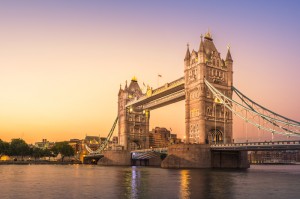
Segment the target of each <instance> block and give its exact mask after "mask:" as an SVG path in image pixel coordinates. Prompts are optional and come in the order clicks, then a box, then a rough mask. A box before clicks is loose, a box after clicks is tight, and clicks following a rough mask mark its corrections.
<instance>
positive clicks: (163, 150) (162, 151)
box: [131, 147, 168, 153]
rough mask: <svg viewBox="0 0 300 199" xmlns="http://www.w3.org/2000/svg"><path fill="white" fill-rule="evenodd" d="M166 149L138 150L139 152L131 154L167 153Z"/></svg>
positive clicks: (135, 151) (134, 151)
mask: <svg viewBox="0 0 300 199" xmlns="http://www.w3.org/2000/svg"><path fill="white" fill-rule="evenodd" d="M167 151H168V148H167V147H164V148H152V149H139V150H133V151H131V153H146V152H159V153H167Z"/></svg>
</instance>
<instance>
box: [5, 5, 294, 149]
mask: <svg viewBox="0 0 300 199" xmlns="http://www.w3.org/2000/svg"><path fill="white" fill-rule="evenodd" d="M13 2H15V1H9V2H5V3H3V5H1V7H0V24H1V31H0V41H1V42H0V43H1V46H0V139H3V140H6V141H9V140H10V139H11V138H18V137H21V138H23V139H25V140H26V141H27V142H29V143H33V142H35V141H39V140H41V139H43V138H46V139H48V140H51V141H60V140H69V139H71V138H79V139H82V138H84V136H85V135H86V134H87V135H99V134H100V135H101V136H106V135H107V133H108V132H109V130H110V128H111V125H112V124H113V121H114V119H115V117H116V115H117V94H118V90H119V85H120V84H123V85H124V83H125V80H128V81H130V79H131V78H132V77H133V76H134V75H135V76H136V77H137V78H138V81H139V83H140V85H141V84H142V83H143V82H145V84H149V85H150V86H152V87H157V74H161V75H162V78H161V79H160V85H162V84H164V83H166V82H169V81H172V80H174V79H177V78H179V77H181V76H183V58H184V55H185V51H186V43H187V42H189V43H190V46H191V48H195V49H198V47H199V42H200V35H201V34H204V33H205V32H206V31H207V29H208V28H210V29H211V32H212V34H213V38H214V42H215V45H216V47H217V48H218V50H219V51H220V52H221V56H222V57H224V56H225V55H226V45H227V44H230V46H231V52H232V57H233V60H234V85H235V86H236V87H237V88H239V89H240V90H241V91H242V92H244V93H245V94H247V95H248V96H249V97H251V98H254V99H255V101H257V102H259V103H261V104H262V105H265V106H266V107H268V108H270V109H271V110H273V111H275V112H278V113H280V114H282V115H285V116H287V117H290V118H292V119H295V120H298V121H299V120H300V115H299V110H300V105H299V103H297V102H299V101H300V94H299V92H298V91H299V88H298V87H299V85H300V78H299V77H298V76H299V74H300V70H299V63H300V57H299V55H298V54H299V53H298V52H300V39H299V36H298V33H299V32H300V25H299V22H298V21H297V19H298V18H299V16H298V15H299V13H298V12H297V11H298V10H299V9H298V8H299V5H298V4H295V5H294V4H292V3H284V4H283V3H278V2H277V3H274V4H273V5H267V4H266V3H262V4H260V6H257V5H255V3H252V4H251V3H236V2H234V1H232V2H230V3H229V2H227V3H226V4H224V3H221V2H218V3H217V2H212V3H199V2H192V1H191V2H174V3H172V2H169V1H166V2H163V3H162V2H160V1H153V2H152V1H151V3H149V2H146V3H145V2H143V3H142V2H134V1H128V2H126V3H124V2H122V1H121V2H119V1H114V2H94V1H91V2H89V3H84V2H82V1H74V2H73V3H72V4H71V3H70V2H67V1H51V2H38V1H32V2H31V3H24V2H23V3H22V1H18V3H13ZM203 7H205V8H206V9H201V8H203ZM214 11H215V12H214ZM253 13H256V14H255V15H253ZM154 126H164V127H166V128H172V130H173V133H178V134H179V136H180V137H181V136H183V134H184V102H179V103H177V104H173V105H170V106H168V107H164V108H162V109H159V110H155V111H153V112H151V127H154ZM235 128H236V129H238V128H239V129H240V128H242V127H241V126H240V127H239V126H238V123H237V124H235ZM238 132H239V130H236V131H235V136H236V137H241V135H239V133H238ZM115 135H117V131H115Z"/></svg>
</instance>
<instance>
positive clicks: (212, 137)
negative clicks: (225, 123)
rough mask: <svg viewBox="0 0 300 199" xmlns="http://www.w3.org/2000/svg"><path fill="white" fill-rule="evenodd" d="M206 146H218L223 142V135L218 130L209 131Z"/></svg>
mask: <svg viewBox="0 0 300 199" xmlns="http://www.w3.org/2000/svg"><path fill="white" fill-rule="evenodd" d="M206 142H207V144H220V143H223V142H224V134H223V132H222V131H221V130H220V129H218V128H217V129H211V130H210V131H209V132H208V135H207V138H206Z"/></svg>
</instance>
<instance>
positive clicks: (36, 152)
mask: <svg viewBox="0 0 300 199" xmlns="http://www.w3.org/2000/svg"><path fill="white" fill-rule="evenodd" d="M43 155H44V154H43V150H42V149H40V148H37V147H35V148H33V149H32V156H33V157H34V160H35V161H36V159H37V158H40V157H42V156H43Z"/></svg>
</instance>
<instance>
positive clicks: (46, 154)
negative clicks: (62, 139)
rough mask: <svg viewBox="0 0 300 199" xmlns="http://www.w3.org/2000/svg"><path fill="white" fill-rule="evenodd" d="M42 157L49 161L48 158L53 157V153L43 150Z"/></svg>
mask: <svg viewBox="0 0 300 199" xmlns="http://www.w3.org/2000/svg"><path fill="white" fill-rule="evenodd" d="M43 156H44V157H48V158H49V161H50V157H53V152H51V151H50V150H49V149H44V150H43Z"/></svg>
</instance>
